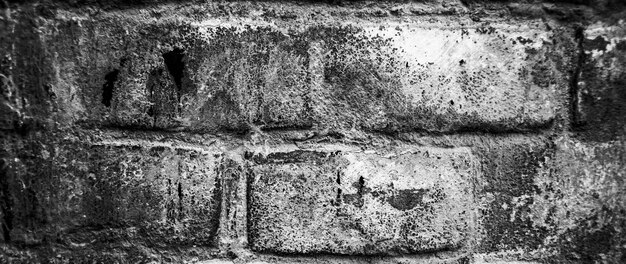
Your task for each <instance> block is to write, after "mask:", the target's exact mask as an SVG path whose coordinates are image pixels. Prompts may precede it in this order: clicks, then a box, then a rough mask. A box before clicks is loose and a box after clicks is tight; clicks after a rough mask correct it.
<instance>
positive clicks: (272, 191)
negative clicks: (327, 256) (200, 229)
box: [249, 148, 480, 255]
mask: <svg viewBox="0 0 626 264" xmlns="http://www.w3.org/2000/svg"><path fill="white" fill-rule="evenodd" d="M249 156H250V157H249V159H250V161H251V168H250V170H251V177H250V179H249V192H250V198H249V223H250V229H249V240H250V244H251V247H252V249H253V250H256V251H262V252H277V253H296V254H307V253H333V254H348V255H376V254H394V253H398V254H408V253H419V252H432V251H439V250H450V249H458V248H461V247H463V246H465V245H467V242H468V239H469V237H468V234H470V233H471V232H472V230H473V227H474V222H473V221H474V220H473V219H474V217H475V216H474V212H473V209H472V208H473V206H472V205H473V197H474V196H473V195H474V193H473V187H472V186H473V185H472V182H473V181H474V179H476V177H477V176H478V174H479V173H480V172H479V170H478V166H477V163H476V160H475V158H474V156H473V155H472V153H471V152H470V151H469V150H468V149H466V148H454V149H438V148H409V149H404V150H394V151H389V152H386V153H366V152H360V151H350V150H344V151H313V150H311V151H307V150H296V151H291V152H275V153H270V154H267V155H262V154H256V155H249Z"/></svg>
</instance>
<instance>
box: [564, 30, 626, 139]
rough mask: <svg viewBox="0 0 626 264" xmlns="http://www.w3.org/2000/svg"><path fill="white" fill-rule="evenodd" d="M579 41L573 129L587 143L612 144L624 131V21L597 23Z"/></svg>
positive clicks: (625, 33)
mask: <svg viewBox="0 0 626 264" xmlns="http://www.w3.org/2000/svg"><path fill="white" fill-rule="evenodd" d="M580 38H581V39H580V46H581V48H582V49H583V50H582V53H581V57H580V60H581V61H580V63H581V68H580V72H579V73H578V74H579V75H578V78H577V83H576V85H577V86H576V88H577V91H576V92H577V94H576V95H577V97H576V102H575V110H576V124H575V125H577V126H578V127H577V129H578V130H580V131H588V132H587V133H585V134H584V136H585V138H586V139H588V140H594V141H609V140H614V139H616V138H617V137H619V136H620V135H623V134H624V131H626V103H625V102H626V89H624V87H626V21H625V20H623V19H620V20H618V21H613V22H603V21H599V22H596V23H594V24H592V25H590V26H588V27H587V28H586V29H585V30H584V31H583V32H582V34H581V36H580Z"/></svg>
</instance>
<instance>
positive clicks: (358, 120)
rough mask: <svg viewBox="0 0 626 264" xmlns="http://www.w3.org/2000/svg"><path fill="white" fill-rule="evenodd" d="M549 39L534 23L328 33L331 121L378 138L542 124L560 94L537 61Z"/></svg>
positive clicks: (562, 84)
mask: <svg viewBox="0 0 626 264" xmlns="http://www.w3.org/2000/svg"><path fill="white" fill-rule="evenodd" d="M552 34H553V33H550V32H549V31H547V30H546V29H545V28H544V25H543V24H541V23H537V22H535V21H533V22H531V23H528V24H525V25H516V24H508V25H498V24H492V25H490V26H482V25H480V24H473V23H468V25H467V26H466V27H459V26H449V25H447V24H446V23H445V22H444V21H442V22H434V23H430V22H426V21H420V24H419V25H415V24H394V23H388V24H385V25H379V24H375V25H367V24H365V25H362V26H357V27H354V26H353V27H345V28H336V29H333V28H330V29H327V30H326V31H325V35H324V37H323V38H321V39H322V41H323V43H324V44H325V47H326V49H327V51H326V54H327V55H326V56H327V57H326V58H325V60H324V61H323V63H324V72H323V74H324V75H323V81H321V83H322V86H323V87H325V90H326V91H327V93H328V97H327V100H329V101H330V103H328V105H329V107H328V108H327V109H326V111H328V112H336V113H338V117H337V118H335V120H336V121H337V123H338V124H342V125H344V124H348V125H352V126H356V127H363V128H365V129H369V130H376V131H383V132H397V131H415V130H417V131H423V130H426V131H455V130H467V129H474V130H495V131H499V130H524V129H532V128H536V127H542V126H545V125H548V124H549V123H550V121H551V120H552V119H553V118H554V116H555V108H556V106H557V105H558V104H559V103H558V101H559V98H558V96H557V94H558V93H559V91H561V90H565V89H566V87H567V84H566V81H565V80H559V78H558V77H559V76H560V73H559V72H557V71H555V70H554V69H553V64H554V63H553V62H552V61H551V59H550V58H549V59H547V60H544V58H545V57H546V56H547V57H550V55H551V54H550V53H552V52H554V51H551V49H553V48H552V46H553V44H551V43H549V42H547V40H548V39H550V38H551V37H552ZM325 114H326V115H328V116H332V115H331V114H330V113H325ZM331 119H332V117H331Z"/></svg>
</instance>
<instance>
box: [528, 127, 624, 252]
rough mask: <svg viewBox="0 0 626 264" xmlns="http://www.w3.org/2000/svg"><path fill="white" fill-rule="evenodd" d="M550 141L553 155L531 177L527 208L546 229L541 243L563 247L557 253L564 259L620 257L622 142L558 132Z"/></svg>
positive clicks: (535, 220)
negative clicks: (532, 191)
mask: <svg viewBox="0 0 626 264" xmlns="http://www.w3.org/2000/svg"><path fill="white" fill-rule="evenodd" d="M555 145H556V151H555V155H554V157H553V158H552V159H551V160H549V162H547V163H546V165H545V166H544V168H543V169H541V170H540V171H539V172H538V175H537V177H536V180H535V183H536V187H537V189H538V191H537V194H535V195H533V196H532V197H531V199H532V201H533V203H532V205H531V208H532V211H531V212H532V213H531V214H529V215H530V218H531V219H532V221H533V224H534V225H535V226H540V227H543V228H545V229H546V233H547V234H548V237H547V238H546V239H545V242H544V243H545V247H546V248H548V249H549V250H555V249H556V250H559V251H560V252H564V253H563V254H562V255H561V256H558V257H560V258H561V259H564V260H566V261H572V260H576V261H581V262H599V261H606V262H616V263H619V262H621V260H622V259H623V256H624V249H623V247H622V246H621V245H623V244H624V242H626V236H625V235H624V230H623V229H622V228H620V227H623V226H624V225H625V224H626V215H625V214H624V212H626V196H624V195H623V190H624V188H625V187H626V186H625V184H624V180H623V179H624V177H625V176H626V170H625V164H626V155H624V154H625V153H626V142H624V141H613V142H585V141H580V140H577V139H572V138H568V137H563V138H559V139H557V140H555ZM561 259H559V260H561Z"/></svg>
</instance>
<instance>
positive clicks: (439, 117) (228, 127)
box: [16, 14, 567, 133]
mask: <svg viewBox="0 0 626 264" xmlns="http://www.w3.org/2000/svg"><path fill="white" fill-rule="evenodd" d="M75 15H76V16H62V15H58V16H57V17H53V18H49V19H43V20H41V21H43V22H39V24H37V25H34V26H33V27H35V28H36V29H37V32H38V33H37V34H38V35H36V36H35V37H36V38H37V39H38V41H40V42H42V43H40V44H37V43H39V42H37V43H35V44H37V45H35V44H29V43H24V44H25V47H28V46H29V45H30V46H33V45H34V46H33V47H32V48H39V49H42V50H43V51H42V54H46V56H45V57H46V60H45V61H43V62H42V64H43V66H45V67H40V68H42V69H45V70H46V71H45V73H43V74H40V75H42V76H43V77H42V78H41V79H42V80H43V81H45V83H42V84H41V85H35V86H37V87H39V86H41V87H40V88H36V89H38V91H39V90H41V91H44V90H45V91H49V93H51V94H54V98H52V99H45V98H44V97H42V96H40V97H38V98H40V99H38V100H40V101H41V100H43V101H42V102H41V107H40V108H41V109H47V108H52V109H53V110H54V111H52V112H54V113H55V117H56V119H55V120H56V121H58V122H60V123H62V124H74V123H76V122H78V123H80V124H89V125H97V126H122V127H141V128H151V129H152V128H157V129H176V130H190V131H199V132H215V131H233V130H235V131H241V130H247V129H250V127H253V126H256V127H261V128H264V129H277V128H290V129H297V128H310V127H321V128H332V129H339V130H341V129H352V128H357V129H361V130H367V131H378V132H384V133H396V132H406V131H436V132H449V131H459V130H471V129H474V130H488V131H520V130H532V129H537V128H542V127H545V126H548V125H550V124H551V121H552V120H553V119H554V118H555V115H556V111H557V110H556V109H557V108H558V107H559V106H560V104H561V103H562V102H561V98H560V97H559V94H562V93H563V91H565V90H566V87H567V79H566V78H565V77H564V76H565V75H564V74H565V73H562V72H561V70H560V68H558V67H556V66H555V64H558V63H559V60H558V58H559V57H560V56H561V55H562V51H561V50H560V49H561V48H560V46H557V45H556V44H554V43H552V42H551V41H548V40H550V39H551V38H554V37H555V35H557V34H558V32H557V31H549V30H547V29H546V26H545V25H544V23H543V22H540V21H534V20H531V21H524V22H522V21H514V22H511V23H509V24H499V23H491V24H489V25H488V26H485V25H484V24H479V23H476V22H472V21H471V20H468V21H465V20H463V21H457V20H454V19H451V18H440V19H431V20H419V21H417V22H419V23H413V24H408V23H399V22H394V21H389V22H386V23H383V24H378V23H375V24H372V23H362V24H358V25H355V24H349V23H345V24H335V25H327V24H322V23H310V25H308V26H300V25H297V24H293V23H281V25H280V26H277V27H270V26H267V24H266V23H261V22H259V23H255V22H250V21H248V22H241V23H238V24H232V25H224V23H223V22H224V21H223V20H220V19H206V20H199V21H180V20H169V19H163V20H156V21H155V20H146V19H145V18H143V17H141V16H131V15H128V16H124V17H119V16H112V15H108V14H103V15H99V16H95V17H86V16H80V15H78V14H75ZM22 19H23V20H24V21H28V20H27V19H26V18H22ZM460 22H462V23H463V24H464V26H458V25H459V23H460ZM455 25H456V26H455ZM105 36H106V37H105ZM28 49H31V48H25V50H28ZM16 55H20V54H16ZM20 56H24V59H25V60H26V58H28V57H29V56H31V57H32V55H29V53H24V54H22V55H20ZM18 66H19V65H18ZM17 68H18V69H25V68H28V67H27V65H26V66H24V67H17ZM31 75H36V73H32V74H31ZM43 81H42V82H43ZM46 85H47V86H46ZM35 86H32V87H35ZM46 87H47V88H46ZM33 89H35V88H33ZM42 93H43V92H42ZM44 95H45V94H44ZM36 102H38V101H36ZM48 104H49V105H48ZM38 109H39V108H38Z"/></svg>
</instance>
